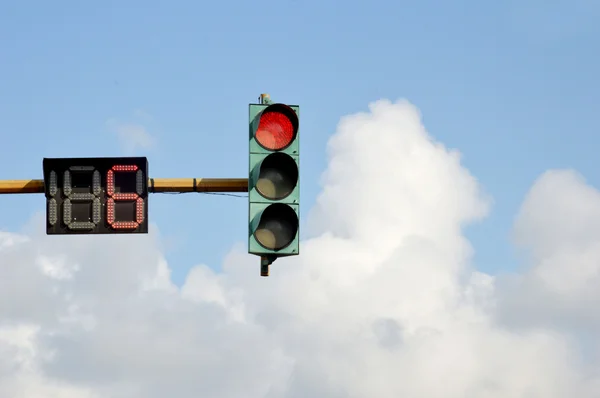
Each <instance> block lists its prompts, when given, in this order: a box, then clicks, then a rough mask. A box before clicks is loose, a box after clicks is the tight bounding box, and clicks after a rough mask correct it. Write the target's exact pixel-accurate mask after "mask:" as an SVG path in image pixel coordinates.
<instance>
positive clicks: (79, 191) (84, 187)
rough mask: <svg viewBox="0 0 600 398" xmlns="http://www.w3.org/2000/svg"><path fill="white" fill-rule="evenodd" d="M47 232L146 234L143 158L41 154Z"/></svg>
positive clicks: (146, 190)
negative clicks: (47, 156)
mask: <svg viewBox="0 0 600 398" xmlns="http://www.w3.org/2000/svg"><path fill="white" fill-rule="evenodd" d="M43 168H44V189H45V194H46V234H48V235H65V234H117V233H148V160H147V159H146V158H145V157H120V158H53V159H50V158H45V159H44V162H43Z"/></svg>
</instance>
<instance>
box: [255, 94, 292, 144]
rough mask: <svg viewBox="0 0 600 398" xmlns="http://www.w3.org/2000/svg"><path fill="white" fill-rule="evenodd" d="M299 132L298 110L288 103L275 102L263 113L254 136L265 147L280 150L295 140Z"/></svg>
mask: <svg viewBox="0 0 600 398" xmlns="http://www.w3.org/2000/svg"><path fill="white" fill-rule="evenodd" d="M297 132H298V116H297V115H296V112H294V110H293V109H292V108H290V107H289V106H287V105H284V104H274V105H271V106H269V107H267V108H266V109H265V110H264V111H263V112H262V113H261V115H260V120H259V124H258V128H257V129H256V133H255V134H254V137H255V139H256V141H257V142H258V144H259V145H260V146H262V147H263V148H265V149H267V150H270V151H280V150H282V149H285V148H287V147H288V146H289V145H290V144H291V143H292V142H293V141H294V139H295V138H296V133H297Z"/></svg>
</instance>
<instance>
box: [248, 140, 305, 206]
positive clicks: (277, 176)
mask: <svg viewBox="0 0 600 398" xmlns="http://www.w3.org/2000/svg"><path fill="white" fill-rule="evenodd" d="M296 185H298V164H297V163H296V162H295V161H294V159H293V158H292V157H291V156H289V155H286V154H285V153H281V152H277V153H272V154H271V155H269V156H267V157H266V158H265V159H264V160H263V161H262V163H261V165H260V172H259V174H258V180H257V181H256V190H257V191H258V193H259V194H261V195H262V196H263V197H264V198H267V199H270V200H281V199H284V198H286V197H287V196H289V195H290V194H291V193H292V192H293V191H294V188H295V187H296Z"/></svg>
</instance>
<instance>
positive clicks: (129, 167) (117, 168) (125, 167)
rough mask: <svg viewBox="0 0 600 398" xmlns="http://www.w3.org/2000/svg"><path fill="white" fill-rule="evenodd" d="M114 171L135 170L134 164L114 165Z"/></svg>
mask: <svg viewBox="0 0 600 398" xmlns="http://www.w3.org/2000/svg"><path fill="white" fill-rule="evenodd" d="M112 169H113V170H114V171H137V169H138V167H137V166H136V165H129V164H128V165H115V166H113V167H112Z"/></svg>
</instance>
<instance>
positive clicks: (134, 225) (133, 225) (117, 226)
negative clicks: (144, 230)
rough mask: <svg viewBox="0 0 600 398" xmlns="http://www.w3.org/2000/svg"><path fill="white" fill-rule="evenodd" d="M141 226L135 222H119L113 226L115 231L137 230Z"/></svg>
mask: <svg viewBox="0 0 600 398" xmlns="http://www.w3.org/2000/svg"><path fill="white" fill-rule="evenodd" d="M139 226H140V224H138V223H137V222H135V221H117V222H116V223H113V224H112V225H111V227H113V228H114V229H136V228H137V227H139Z"/></svg>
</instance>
